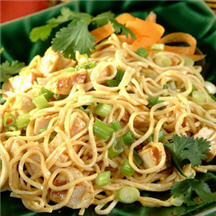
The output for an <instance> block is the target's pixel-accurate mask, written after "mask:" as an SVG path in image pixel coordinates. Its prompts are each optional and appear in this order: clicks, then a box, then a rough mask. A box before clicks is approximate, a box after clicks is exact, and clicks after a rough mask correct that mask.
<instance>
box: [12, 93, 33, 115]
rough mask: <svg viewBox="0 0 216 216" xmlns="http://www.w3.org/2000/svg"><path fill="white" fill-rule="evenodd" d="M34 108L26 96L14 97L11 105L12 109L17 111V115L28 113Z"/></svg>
mask: <svg viewBox="0 0 216 216" xmlns="http://www.w3.org/2000/svg"><path fill="white" fill-rule="evenodd" d="M34 108H35V105H34V104H33V102H32V99H31V98H30V97H27V96H16V100H15V101H14V103H13V109H17V111H18V112H19V113H22V114H23V113H28V112H30V111H31V110H33V109H34Z"/></svg>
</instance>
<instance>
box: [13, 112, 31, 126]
mask: <svg viewBox="0 0 216 216" xmlns="http://www.w3.org/2000/svg"><path fill="white" fill-rule="evenodd" d="M29 122H30V115H29V114H25V115H19V116H18V117H17V119H16V126H17V128H18V129H22V128H26V127H27V126H28V124H29Z"/></svg>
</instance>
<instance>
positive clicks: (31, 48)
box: [0, 0, 216, 216]
mask: <svg viewBox="0 0 216 216" xmlns="http://www.w3.org/2000/svg"><path fill="white" fill-rule="evenodd" d="M62 7H69V8H71V9H72V10H74V11H83V12H88V13H91V14H93V15H94V14H98V13H100V12H103V11H107V10H111V11H113V12H114V13H116V14H119V13H123V12H129V13H132V14H133V15H135V16H138V17H140V18H145V17H146V16H147V14H148V13H149V12H150V11H154V12H155V13H156V14H157V22H158V23H160V24H162V25H163V26H164V27H165V29H166V33H170V32H187V33H190V34H192V35H193V36H194V37H196V38H197V41H198V47H199V49H200V50H201V51H202V52H203V53H204V54H206V55H207V57H206V64H205V71H206V73H205V78H206V79H208V80H210V81H212V82H214V83H216V16H215V15H214V13H213V12H212V11H211V10H210V9H209V8H208V6H207V5H206V4H205V3H204V1H198V0H184V1H165V0H161V1H141V0H138V1H135V0H125V1H112V0H111V1H95V0H91V1H76V0H73V1H72V2H69V3H65V4H60V5H58V6H55V7H52V8H49V9H47V10H44V11H42V12H39V13H36V14H33V15H30V16H26V17H24V18H21V19H18V20H15V21H12V22H7V23H5V24H2V25H1V26H0V31H1V37H0V41H1V44H0V46H1V47H4V49H5V51H4V52H3V54H2V56H1V61H2V62H3V61H5V60H8V61H13V60H16V59H17V60H19V61H24V62H26V64H28V63H29V62H30V61H31V59H32V58H33V57H34V56H35V55H37V54H40V55H43V53H44V51H45V50H46V49H47V48H48V47H49V46H50V40H48V41H46V42H41V41H40V42H37V43H35V44H33V43H31V41H30V40H29V33H30V31H31V29H32V28H33V27H35V26H38V25H42V24H45V23H46V20H48V19H50V18H51V17H53V16H55V15H58V14H59V12H60V9H61V8H62ZM1 47H0V48H1ZM160 195H161V196H165V195H166V193H160ZM0 198H1V206H0V209H1V212H0V215H1V216H45V215H46V216H57V215H65V216H66V215H67V216H75V215H78V211H77V210H72V209H69V208H63V209H61V210H59V211H56V212H53V213H52V214H48V213H40V214H39V213H35V212H31V211H29V210H27V209H25V208H24V206H23V204H22V202H21V200H20V199H15V198H11V197H10V196H9V192H2V193H1V196H0ZM85 215H89V216H90V215H95V213H94V207H93V206H91V207H90V208H88V210H87V211H86V213H85ZM109 215H113V216H114V215H115V216H133V215H134V216H183V215H187V216H188V215H193V216H194V215H197V216H198V215H199V216H201V215H205V216H213V215H216V203H211V204H208V205H199V206H195V207H194V206H193V207H185V206H182V207H170V208H147V207H142V206H141V205H140V204H139V203H135V204H131V205H123V204H118V205H117V206H116V207H115V208H114V209H113V210H112V212H111V213H110V214H109Z"/></svg>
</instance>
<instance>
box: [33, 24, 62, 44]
mask: <svg viewBox="0 0 216 216" xmlns="http://www.w3.org/2000/svg"><path fill="white" fill-rule="evenodd" d="M57 26H58V25H57V24H47V25H43V26H39V27H35V28H33V29H32V31H31V32H30V40H31V41H32V42H37V41H38V40H42V41H45V40H46V39H48V37H49V36H50V34H51V32H52V30H53V28H55V27H57Z"/></svg>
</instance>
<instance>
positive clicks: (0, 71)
mask: <svg viewBox="0 0 216 216" xmlns="http://www.w3.org/2000/svg"><path fill="white" fill-rule="evenodd" d="M24 66H25V64H24V63H23V62H19V61H13V62H12V63H10V62H8V61H5V62H3V63H2V64H1V65H0V82H7V81H8V79H9V78H10V77H11V76H12V75H15V74H18V73H19V72H20V70H21V69H22V68H23V67H24Z"/></svg>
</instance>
